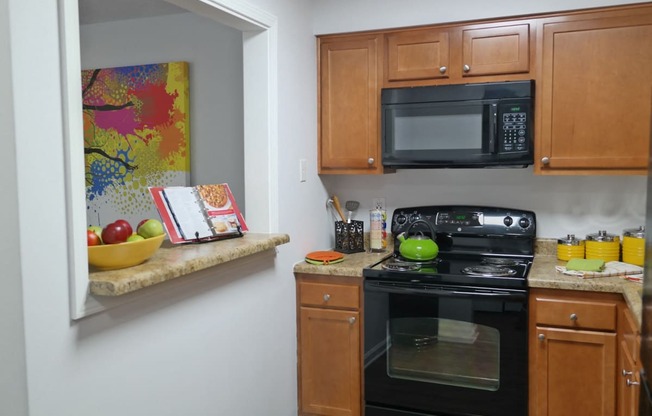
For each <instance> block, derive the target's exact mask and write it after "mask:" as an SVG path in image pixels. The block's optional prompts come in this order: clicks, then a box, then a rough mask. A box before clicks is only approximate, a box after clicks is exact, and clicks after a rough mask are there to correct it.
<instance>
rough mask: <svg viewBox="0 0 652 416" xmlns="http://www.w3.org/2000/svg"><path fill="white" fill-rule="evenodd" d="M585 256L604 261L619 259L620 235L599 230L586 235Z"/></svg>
mask: <svg viewBox="0 0 652 416" xmlns="http://www.w3.org/2000/svg"><path fill="white" fill-rule="evenodd" d="M585 245H586V256H585V257H586V258H587V259H602V260H604V261H618V260H620V237H618V236H617V235H614V234H609V233H607V231H605V230H600V231H598V232H597V233H594V234H588V235H587V236H586V244H585Z"/></svg>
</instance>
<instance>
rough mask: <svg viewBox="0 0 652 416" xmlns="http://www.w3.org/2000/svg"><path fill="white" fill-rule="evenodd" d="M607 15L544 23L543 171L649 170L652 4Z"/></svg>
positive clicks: (539, 167)
mask: <svg viewBox="0 0 652 416" xmlns="http://www.w3.org/2000/svg"><path fill="white" fill-rule="evenodd" d="M603 16H604V17H602V18H594V19H590V20H577V21H565V22H559V23H555V22H551V23H544V24H543V33H542V39H541V41H542V68H541V77H540V80H539V83H538V86H539V88H538V91H537V92H538V96H537V101H536V104H537V106H538V111H537V117H536V118H537V120H538V122H539V125H540V129H539V132H538V134H537V136H536V143H537V144H538V152H537V154H536V161H537V164H535V172H537V173H646V169H647V165H648V152H649V149H648V148H649V141H650V115H651V114H652V112H651V110H652V109H651V102H652V69H651V68H652V47H650V45H652V8H651V7H647V8H642V9H639V10H636V9H635V10H634V12H633V13H632V15H631V16H622V15H615V16H613V17H609V14H607V13H605V14H604V15H603ZM594 17H595V16H594Z"/></svg>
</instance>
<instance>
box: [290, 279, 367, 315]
mask: <svg viewBox="0 0 652 416" xmlns="http://www.w3.org/2000/svg"><path fill="white" fill-rule="evenodd" d="M299 292H300V293H299V299H300V302H301V305H311V306H320V307H331V308H350V309H358V308H359V307H360V288H359V287H358V286H346V285H333V284H323V283H308V282H301V283H300V284H299Z"/></svg>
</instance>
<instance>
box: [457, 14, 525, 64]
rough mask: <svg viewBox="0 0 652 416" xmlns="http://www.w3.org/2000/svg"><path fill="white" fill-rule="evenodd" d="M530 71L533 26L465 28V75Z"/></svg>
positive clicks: (463, 52) (463, 55) (463, 60)
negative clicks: (531, 27)
mask: <svg viewBox="0 0 652 416" xmlns="http://www.w3.org/2000/svg"><path fill="white" fill-rule="evenodd" d="M529 70H530V25H528V24H522V25H513V26H499V27H490V28H486V29H466V30H463V31H462V75H463V76H465V77H470V76H479V75H497V74H517V73H520V72H528V71H529Z"/></svg>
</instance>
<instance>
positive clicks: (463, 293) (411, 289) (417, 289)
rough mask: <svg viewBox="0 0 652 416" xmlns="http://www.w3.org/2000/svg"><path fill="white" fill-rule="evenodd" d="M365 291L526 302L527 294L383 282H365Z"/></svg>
mask: <svg viewBox="0 0 652 416" xmlns="http://www.w3.org/2000/svg"><path fill="white" fill-rule="evenodd" d="M365 290H370V291H373V292H383V293H398V294H418V295H427V296H442V297H444V296H445V297H471V298H473V297H477V298H491V299H509V300H525V298H526V295H527V292H526V291H524V290H509V291H508V290H500V289H470V290H460V289H459V288H458V287H455V288H444V287H440V286H437V287H432V286H427V285H418V286H417V285H401V286H398V285H395V284H391V283H390V284H387V283H383V282H370V281H367V282H365Z"/></svg>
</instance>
